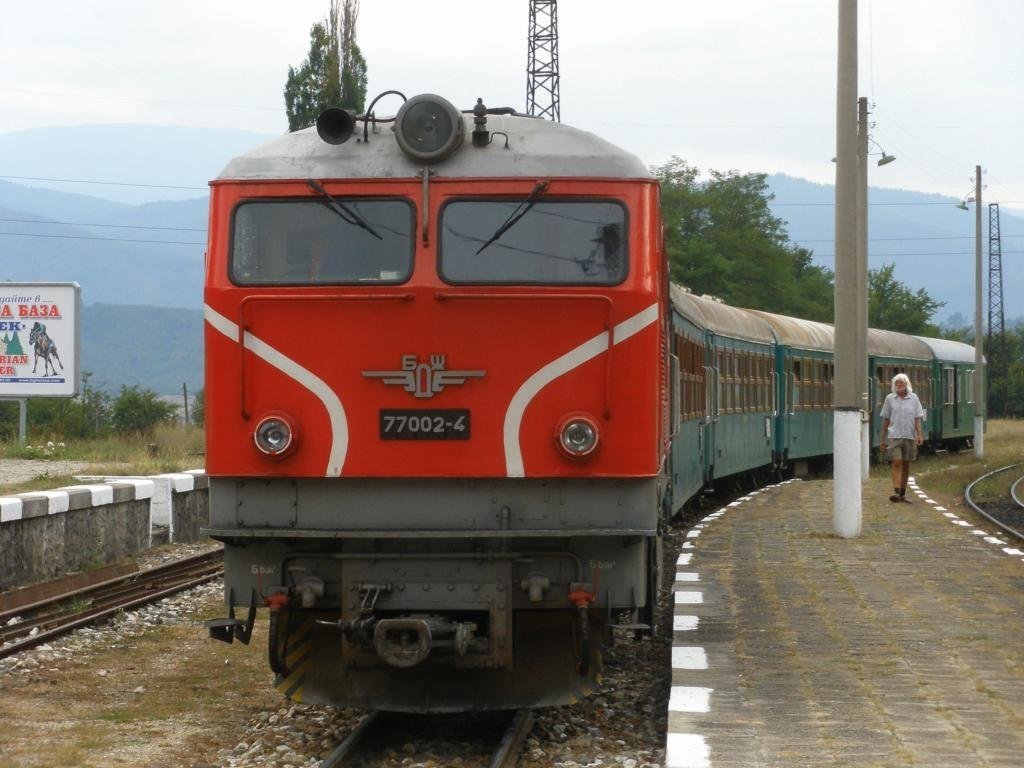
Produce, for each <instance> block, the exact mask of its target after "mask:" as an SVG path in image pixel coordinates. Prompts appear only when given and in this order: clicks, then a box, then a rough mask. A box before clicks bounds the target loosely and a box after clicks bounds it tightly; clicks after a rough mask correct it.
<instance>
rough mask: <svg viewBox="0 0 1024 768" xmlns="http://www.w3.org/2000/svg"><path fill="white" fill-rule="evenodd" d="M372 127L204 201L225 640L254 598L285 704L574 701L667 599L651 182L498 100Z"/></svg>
mask: <svg viewBox="0 0 1024 768" xmlns="http://www.w3.org/2000/svg"><path fill="white" fill-rule="evenodd" d="M402 98H404V97H402ZM372 109H373V106H372V105H371V109H370V110H368V113H367V115H364V116H360V117H357V118H353V117H352V116H350V115H347V114H345V113H343V112H341V111H340V110H328V111H327V112H325V113H324V115H322V116H321V119H320V120H319V121H318V126H317V129H312V128H310V129H307V130H304V131H298V132H296V133H293V134H289V135H286V136H283V137H281V138H280V139H277V140H275V141H272V142H270V143H269V144H267V145H265V146H263V147H260V148H258V149H256V150H254V151H252V152H250V153H248V154H246V155H243V156H241V157H239V158H236V159H235V160H233V161H232V162H231V163H230V164H229V165H228V166H227V168H226V169H225V170H224V172H223V173H222V174H221V176H220V177H219V178H218V179H216V180H215V181H214V182H213V183H212V194H211V203H210V205H211V208H210V240H209V253H208V261H207V266H206V292H205V305H206V321H207V322H206V399H207V414H208V415H207V435H208V438H207V440H208V445H207V471H208V473H209V475H210V503H211V522H210V533H211V535H213V536H215V537H217V538H219V539H221V540H222V541H223V542H224V544H225V573H226V582H227V593H228V602H229V605H230V607H231V609H232V614H231V617H230V618H229V619H225V620H221V621H219V622H214V623H213V626H212V628H211V632H212V633H213V634H214V636H216V637H219V638H220V639H224V640H228V641H230V640H232V639H236V638H237V639H242V640H244V641H246V642H247V641H248V639H249V632H250V631H251V628H252V617H253V616H254V614H255V608H256V607H257V606H263V605H266V606H269V607H270V640H269V643H270V649H269V655H270V660H271V667H272V668H273V669H274V671H275V672H276V674H277V675H278V684H279V687H280V688H281V690H282V691H283V692H285V693H286V694H287V695H289V696H292V697H293V698H295V699H297V700H304V701H317V702H328V703H333V704H339V705H355V706H363V707H370V708H376V709H395V710H415V711H444V710H460V709H484V708H498V707H502V708H512V707H526V706H540V705H549V704H555V703H563V702H567V701H570V700H572V699H573V698H576V697H578V696H580V695H581V694H584V693H586V692H587V691H588V690H589V688H590V687H591V686H592V681H593V678H594V677H595V675H596V674H597V673H598V671H599V669H600V651H599V645H600V643H599V642H597V641H598V640H599V639H600V637H601V635H602V632H603V631H606V630H607V625H608V623H609V621H611V620H612V617H613V616H615V615H616V614H618V613H620V612H625V611H628V612H630V613H631V614H632V616H633V622H642V621H645V620H646V621H649V620H650V612H651V605H652V603H653V600H654V594H653V593H654V591H655V590H653V588H652V584H653V583H654V579H655V574H656V563H657V551H658V539H657V529H658V520H659V511H660V510H661V509H662V507H663V499H664V497H665V494H666V488H665V485H666V484H665V479H664V475H663V471H664V467H665V460H664V459H665V454H666V450H667V447H668V446H667V443H668V439H669V435H668V428H669V424H668V419H667V408H666V406H667V397H668V393H667V387H666V377H667V372H666V365H665V360H666V355H665V349H666V326H667V311H668V310H667V301H668V299H667V291H668V277H667V273H666V265H665V259H664V255H663V253H662V249H661V225H660V219H659V212H658V189H657V183H656V181H655V180H654V179H653V178H652V177H651V175H650V173H649V172H648V170H647V169H646V167H645V166H644V165H643V164H642V163H641V162H640V161H639V160H638V159H637V158H635V157H633V156H632V155H629V154H627V153H625V152H623V151H621V150H619V149H617V148H615V147H613V146H612V145H610V144H608V143H606V142H604V141H603V140H601V139H599V138H597V137H595V136H593V135H591V134H588V133H585V132H582V131H579V130H576V129H573V128H570V127H568V126H564V125H560V124H557V123H552V122H549V121H544V120H538V119H534V118H531V117H526V116H523V115H518V114H514V113H512V112H511V110H488V109H486V108H485V107H484V106H483V105H482V104H481V103H478V105H477V107H476V109H475V110H471V111H467V112H459V111H458V110H456V109H455V108H454V107H453V106H452V105H451V104H449V103H448V102H447V101H445V100H444V99H441V98H440V97H437V96H433V95H423V96H417V97H414V98H411V99H408V100H405V101H404V102H403V104H402V106H401V108H400V109H399V110H398V113H397V115H396V116H395V117H394V118H387V119H377V118H375V117H374V116H373V113H372ZM236 607H241V608H245V607H249V608H250V609H251V610H250V615H249V618H248V619H247V620H241V619H235V618H234V609H235V608H236Z"/></svg>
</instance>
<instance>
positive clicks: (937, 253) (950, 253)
mask: <svg viewBox="0 0 1024 768" xmlns="http://www.w3.org/2000/svg"><path fill="white" fill-rule="evenodd" d="M1003 253H1004V254H1007V253H1012V254H1015V255H1019V254H1022V253H1024V251H1003ZM814 255H815V256H820V257H822V258H830V257H834V256H835V254H834V253H815V254H814ZM872 256H974V251H929V252H924V251H918V252H916V253H869V254H868V257H869V258H870V257H872Z"/></svg>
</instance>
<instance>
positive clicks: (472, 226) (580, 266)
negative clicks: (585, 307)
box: [440, 200, 628, 285]
mask: <svg viewBox="0 0 1024 768" xmlns="http://www.w3.org/2000/svg"><path fill="white" fill-rule="evenodd" d="M627 239H628V238H627V231H626V211H625V208H623V206H622V205H620V204H619V203H615V202H606V201H597V200H539V201H535V202H534V201H528V200H455V201H452V202H449V203H447V204H446V205H445V206H444V208H443V210H442V211H441V244H440V271H441V277H442V278H443V279H444V280H445V281H447V282H449V283H476V284H491V283H497V284H501V283H505V284H533V285H615V284H618V283H620V282H622V281H623V280H624V279H625V277H626V272H627V268H628V263H627V248H626V244H627Z"/></svg>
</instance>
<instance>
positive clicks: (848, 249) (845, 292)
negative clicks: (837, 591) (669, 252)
mask: <svg viewBox="0 0 1024 768" xmlns="http://www.w3.org/2000/svg"><path fill="white" fill-rule="evenodd" d="M838 64H839V66H838V78H837V92H836V240H835V242H836V257H835V258H836V267H835V271H836V277H835V304H836V310H835V376H834V386H835V399H834V406H833V407H834V410H833V429H832V435H833V438H832V449H833V456H834V472H833V484H832V523H833V526H834V528H835V532H836V535H837V536H841V537H842V538H846V539H849V538H854V537H857V536H859V535H860V529H861V518H862V509H861V481H860V463H861V458H860V454H861V449H860V442H861V439H860V435H861V424H860V406H861V403H860V397H859V392H860V389H861V385H860V384H859V383H858V382H859V381H860V380H861V379H862V378H863V371H861V370H859V367H858V365H857V306H856V301H857V297H856V294H857V122H856V114H857V0H839V56H838Z"/></svg>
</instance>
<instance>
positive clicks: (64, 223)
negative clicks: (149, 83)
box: [0, 218, 1012, 237]
mask: <svg viewBox="0 0 1024 768" xmlns="http://www.w3.org/2000/svg"><path fill="white" fill-rule="evenodd" d="M0 221H8V222H17V223H18V224H48V225H60V226H65V227H106V228H109V229H155V230H161V231H164V232H205V231H206V227H203V228H202V229H199V228H196V227H147V226H143V225H141V224H100V223H99V222H94V221H52V220H48V219H2V218H0ZM1008 237H1012V235H1008Z"/></svg>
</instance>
